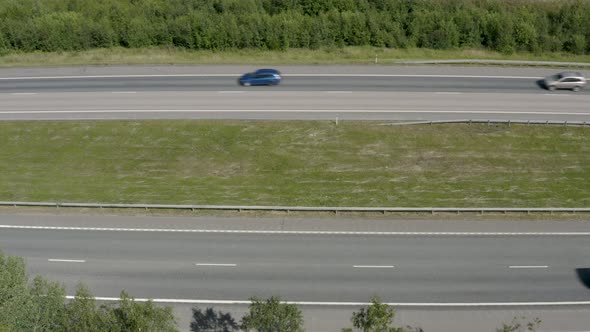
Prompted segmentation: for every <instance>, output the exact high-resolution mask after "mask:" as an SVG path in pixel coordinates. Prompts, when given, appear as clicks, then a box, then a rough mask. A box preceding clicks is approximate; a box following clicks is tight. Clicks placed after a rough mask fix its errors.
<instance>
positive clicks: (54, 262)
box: [0, 210, 590, 332]
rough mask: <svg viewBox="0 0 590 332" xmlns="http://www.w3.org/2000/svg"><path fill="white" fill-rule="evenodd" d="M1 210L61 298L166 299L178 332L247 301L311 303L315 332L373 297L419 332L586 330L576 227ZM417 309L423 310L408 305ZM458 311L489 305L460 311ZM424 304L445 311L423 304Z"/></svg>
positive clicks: (582, 250) (20, 247)
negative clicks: (515, 324)
mask: <svg viewBox="0 0 590 332" xmlns="http://www.w3.org/2000/svg"><path fill="white" fill-rule="evenodd" d="M7 211H8V210H6V211H3V212H2V213H3V214H2V215H1V216H0V248H1V249H2V250H3V251H4V252H5V253H7V254H10V255H20V256H23V257H25V258H26V261H27V264H28V270H29V273H30V274H31V275H35V274H42V275H44V276H46V277H48V278H50V279H52V280H57V281H60V282H63V283H65V284H66V286H67V288H68V293H69V294H73V291H74V287H75V285H76V284H77V283H78V282H84V283H85V284H87V285H88V286H90V289H91V291H92V292H93V293H94V294H95V295H96V296H98V297H100V298H104V297H107V298H108V297H117V296H118V295H119V292H120V290H122V289H126V290H127V291H128V292H129V293H130V294H131V295H133V296H134V297H136V298H155V299H169V300H172V302H170V303H168V304H170V305H173V306H174V308H175V312H176V314H177V317H178V319H179V324H180V325H179V327H180V328H181V330H183V331H188V325H189V323H190V317H191V316H190V308H192V307H193V306H198V307H200V308H206V307H215V308H216V309H217V310H223V311H225V312H230V313H232V314H233V315H234V317H235V318H236V319H238V320H239V318H240V317H241V316H242V315H243V314H244V312H245V311H246V310H247V305H246V304H230V303H228V301H236V300H237V301H244V302H242V303H246V302H247V300H248V298H249V297H251V296H254V295H258V296H262V297H266V296H270V295H280V296H281V297H282V298H283V299H286V300H290V301H298V302H311V303H308V304H306V305H302V306H301V308H302V309H303V311H304V314H305V321H306V327H307V330H309V331H316V332H320V331H337V330H339V329H340V328H342V327H346V326H349V325H350V321H349V318H350V315H351V313H352V311H353V310H358V308H360V307H361V305H358V303H364V302H367V301H368V300H369V298H370V297H371V296H372V295H380V296H381V297H382V299H383V300H384V301H387V302H392V303H404V304H405V305H398V306H396V307H397V309H398V310H397V314H396V324H397V325H398V326H400V325H406V324H409V325H413V326H420V327H423V328H424V330H425V331H461V332H462V331H473V329H474V327H477V328H478V330H486V331H488V330H489V331H493V330H495V328H496V327H499V326H500V324H501V323H502V322H509V321H510V320H511V319H512V317H514V316H522V315H525V316H526V317H528V318H529V319H532V318H534V317H541V318H542V320H543V325H542V326H543V328H542V329H541V330H540V331H582V330H583V329H584V327H586V326H587V324H588V318H587V317H588V314H587V313H588V307H590V304H586V305H580V303H588V302H589V301H590V290H589V289H588V285H587V283H588V281H587V277H588V276H587V273H588V272H587V271H588V270H587V268H588V267H590V258H589V256H588V255H587V253H588V252H589V249H590V241H589V237H590V228H589V227H588V224H587V223H586V222H583V220H580V218H577V219H576V220H572V221H567V220H559V221H550V220H547V221H542V220H533V221H527V220H511V221H508V220H489V219H488V220H477V219H475V220H472V219H460V220H444V221H441V220H436V219H427V220H416V219H415V220H399V219H397V220H395V219H394V220H390V219H375V220H365V219H352V218H338V219H336V218H335V219H331V218H320V219H300V218H223V217H164V216H162V217H116V216H98V215H95V216H92V215H84V216H77V215H46V214H33V215H11V214H6V213H9V212H7ZM97 228H101V229H105V230H102V231H101V230H97ZM106 229H110V230H106ZM116 229H119V230H116ZM124 230H125V231H124ZM146 230H149V231H146ZM335 231H336V232H342V231H345V232H350V234H337V233H334V232H335ZM362 232H373V233H388V232H397V233H398V234H397V235H386V234H381V235H363V234H362ZM443 232H447V234H443ZM448 232H453V233H455V235H450V234H448ZM584 278H586V279H584ZM584 280H586V282H584ZM178 300H185V301H184V302H182V301H178ZM186 300H188V301H186ZM197 300H204V301H203V302H201V303H198V301H197ZM346 302H354V303H353V304H350V303H349V304H348V305H343V304H346ZM416 302H418V303H420V304H421V305H420V306H418V307H412V306H408V305H407V304H409V303H416ZM457 302H459V303H464V304H476V305H477V304H482V303H485V302H488V303H487V305H486V306H483V307H473V306H469V307H460V308H458V307H457V306H456V304H457ZM515 302H518V303H521V302H526V303H529V304H521V305H518V306H514V303H515ZM530 302H534V303H537V304H539V302H548V303H550V304H551V305H547V304H545V305H544V306H542V307H537V306H535V305H534V304H530ZM556 302H576V303H578V305H575V306H572V305H567V306H563V305H561V304H557V303H556ZM355 303H356V304H355ZM428 303H430V304H439V305H440V304H449V303H455V305H453V306H449V307H440V306H434V307H433V306H430V307H429V306H424V304H428ZM490 303H496V304H502V303H503V304H506V303H508V304H511V305H509V306H505V305H502V306H497V307H496V306H490Z"/></svg>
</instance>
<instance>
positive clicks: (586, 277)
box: [576, 268, 590, 288]
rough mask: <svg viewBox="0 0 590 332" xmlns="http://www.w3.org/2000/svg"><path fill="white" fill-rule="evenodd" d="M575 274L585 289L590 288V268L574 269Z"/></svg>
mask: <svg viewBox="0 0 590 332" xmlns="http://www.w3.org/2000/svg"><path fill="white" fill-rule="evenodd" d="M576 274H577V275H578V279H580V282H581V283H582V284H584V286H586V288H590V268H583V269H576Z"/></svg>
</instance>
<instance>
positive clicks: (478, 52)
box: [0, 46, 590, 69]
mask: <svg viewBox="0 0 590 332" xmlns="http://www.w3.org/2000/svg"><path fill="white" fill-rule="evenodd" d="M408 59H411V60H433V59H435V60H472V59H476V60H520V61H548V60H549V61H558V62H564V65H563V66H564V67H572V68H578V69H579V66H576V65H575V64H571V65H568V64H566V63H568V62H570V63H585V62H587V63H590V55H588V54H579V55H578V54H572V53H567V52H545V53H540V54H534V53H529V52H515V53H512V54H503V53H500V52H496V51H490V50H485V49H483V48H480V49H447V50H433V49H427V48H383V47H373V46H346V47H321V48H319V49H313V50H312V49H303V48H297V49H294V48H290V49H288V50H284V51H281V50H264V49H261V50H258V49H240V50H223V51H212V50H190V49H186V48H182V47H146V48H125V47H113V48H100V49H91V50H84V51H56V52H41V51H35V52H30V53H25V52H11V53H9V54H6V55H4V56H2V55H0V67H33V66H45V67H46V66H78V65H129V64H163V65H169V64H176V65H181V64H185V65H194V64H200V65H223V64H226V65H231V64H243V65H260V66H269V65H335V64H354V65H395V64H403V63H404V60H408ZM490 64H493V63H487V64H486V63H484V64H483V65H490ZM460 65H465V64H460ZM478 65H482V64H478ZM493 65H496V66H498V65H499V64H493ZM510 66H517V64H510ZM526 66H548V65H547V64H543V63H538V64H534V63H527V64H526ZM551 67H552V68H555V67H556V65H554V64H552V65H551Z"/></svg>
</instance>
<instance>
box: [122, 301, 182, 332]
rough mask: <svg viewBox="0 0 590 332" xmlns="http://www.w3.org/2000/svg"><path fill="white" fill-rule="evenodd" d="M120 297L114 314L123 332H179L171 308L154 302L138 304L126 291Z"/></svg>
mask: <svg viewBox="0 0 590 332" xmlns="http://www.w3.org/2000/svg"><path fill="white" fill-rule="evenodd" d="M120 297H121V301H120V302H119V305H118V307H116V308H115V309H114V314H115V317H116V321H117V323H118V324H117V326H118V327H119V328H120V329H121V331H158V332H174V331H177V329H176V321H175V320H174V314H173V313H172V308H171V307H163V308H161V307H158V306H156V305H155V304H154V302H152V301H147V302H137V301H135V300H134V299H133V298H132V297H131V296H129V295H128V294H127V293H126V292H125V291H122V292H121V295H120Z"/></svg>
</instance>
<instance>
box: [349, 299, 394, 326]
mask: <svg viewBox="0 0 590 332" xmlns="http://www.w3.org/2000/svg"><path fill="white" fill-rule="evenodd" d="M394 316H395V310H394V309H393V307H390V306H388V305H387V304H384V303H382V302H381V300H380V299H379V298H378V297H373V299H371V305H370V306H369V307H367V308H361V310H360V311H359V312H354V313H353V314H352V317H351V319H350V320H351V321H352V325H353V326H354V327H355V328H357V329H359V330H361V331H362V332H402V331H403V330H402V329H401V328H395V327H393V326H392V324H393V317H394Z"/></svg>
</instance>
